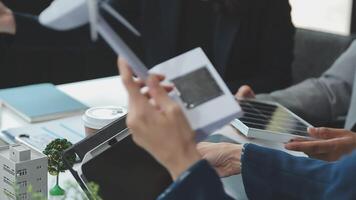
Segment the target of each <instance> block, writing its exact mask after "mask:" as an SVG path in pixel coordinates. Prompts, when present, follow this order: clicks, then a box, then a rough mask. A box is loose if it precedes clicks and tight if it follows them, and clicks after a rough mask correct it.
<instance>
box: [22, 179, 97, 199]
mask: <svg viewBox="0 0 356 200" xmlns="http://www.w3.org/2000/svg"><path fill="white" fill-rule="evenodd" d="M65 185H66V186H65V189H66V190H67V191H69V192H68V193H66V195H64V196H63V197H62V198H61V199H63V200H66V199H71V200H84V199H88V197H87V196H86V195H85V194H84V193H83V191H82V190H81V189H80V188H79V187H78V184H75V183H73V182H67V183H66V184H65ZM88 188H89V190H90V193H91V197H92V199H91V200H103V199H102V198H101V197H100V196H99V186H98V185H97V184H95V183H89V184H88ZM28 194H29V195H30V196H31V199H32V200H47V198H46V197H45V196H44V195H43V194H42V193H36V192H33V190H32V187H31V186H30V187H29V188H28Z"/></svg>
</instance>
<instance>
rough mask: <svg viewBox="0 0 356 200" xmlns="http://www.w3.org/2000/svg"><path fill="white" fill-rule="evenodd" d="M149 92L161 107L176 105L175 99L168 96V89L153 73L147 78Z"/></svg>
mask: <svg viewBox="0 0 356 200" xmlns="http://www.w3.org/2000/svg"><path fill="white" fill-rule="evenodd" d="M147 86H148V88H149V89H148V92H149V94H150V96H151V97H152V98H153V100H154V101H155V103H156V105H157V106H158V107H160V108H163V109H165V108H168V107H169V106H170V105H174V102H173V100H172V99H171V98H170V97H169V96H168V93H167V91H166V90H165V89H164V87H162V86H161V85H160V84H159V80H158V78H157V77H156V76H155V75H151V76H149V77H148V80H147Z"/></svg>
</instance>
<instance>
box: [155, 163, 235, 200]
mask: <svg viewBox="0 0 356 200" xmlns="http://www.w3.org/2000/svg"><path fill="white" fill-rule="evenodd" d="M182 199H184V200H233V199H232V198H231V197H229V196H228V195H227V194H226V193H225V191H224V188H223V185H222V183H221V180H220V178H219V176H218V175H217V173H216V172H215V170H214V169H213V168H212V167H211V166H210V165H209V163H208V162H207V161H205V160H202V161H199V162H198V163H196V164H195V165H194V166H192V167H191V168H190V169H189V170H187V171H186V172H185V173H184V174H182V175H181V176H180V177H179V178H178V179H177V180H176V181H175V182H174V183H173V184H172V185H171V186H170V187H169V188H168V189H167V190H166V191H165V192H164V193H163V194H162V195H160V197H158V200H182Z"/></svg>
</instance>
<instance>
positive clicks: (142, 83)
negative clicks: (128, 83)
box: [135, 74, 173, 88]
mask: <svg viewBox="0 0 356 200" xmlns="http://www.w3.org/2000/svg"><path fill="white" fill-rule="evenodd" d="M155 76H157V78H158V80H159V82H162V81H164V79H166V77H165V76H164V75H161V74H155ZM135 82H136V83H137V84H139V85H140V87H141V88H142V87H145V86H146V83H145V81H143V80H141V79H139V78H137V79H135ZM166 85H167V87H168V86H170V87H173V85H168V84H166Z"/></svg>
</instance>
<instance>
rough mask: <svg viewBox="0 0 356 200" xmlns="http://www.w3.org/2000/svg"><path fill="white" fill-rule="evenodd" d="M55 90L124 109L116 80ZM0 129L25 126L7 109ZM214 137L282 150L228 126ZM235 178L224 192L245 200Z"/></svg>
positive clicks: (66, 176) (123, 92) (124, 95)
mask: <svg viewBox="0 0 356 200" xmlns="http://www.w3.org/2000/svg"><path fill="white" fill-rule="evenodd" d="M58 88H59V89H60V90H62V91H63V92H65V93H67V94H68V95H70V96H72V97H74V98H75V99H77V100H79V101H81V102H83V103H84V104H86V105H88V106H89V107H93V106H106V105H116V106H127V93H126V90H125V88H124V87H123V85H122V83H121V80H120V78H119V77H118V76H114V77H108V78H101V79H95V80H89V81H82V82H77V83H70V84H64V85H58ZM0 119H1V118H0ZM0 125H1V127H0V129H1V130H5V129H9V128H15V127H20V126H24V125H28V123H27V122H25V121H24V120H22V119H21V118H19V117H18V116H17V115H15V114H14V113H12V112H11V111H9V110H8V109H6V108H3V112H2V122H1V123H0ZM218 133H221V134H223V135H225V136H227V137H229V138H231V139H233V140H235V141H237V142H239V143H245V142H251V143H256V144H260V145H263V146H268V147H271V148H276V149H281V150H283V145H282V144H276V143H271V142H267V141H262V140H255V139H254V140H249V139H246V138H244V137H242V136H241V135H239V134H237V132H236V131H235V129H233V128H232V127H230V126H226V127H224V128H223V129H221V130H220V131H218ZM294 154H295V153H294ZM296 155H302V154H296ZM48 178H49V179H48V180H49V181H48V182H49V183H48V188H49V189H50V188H51V187H52V186H53V184H54V182H55V177H53V176H51V175H49V177H48ZM235 178H236V179H235V180H232V179H229V180H224V184H225V186H226V189H227V191H228V192H229V193H230V194H231V195H232V196H234V197H235V198H239V199H245V198H246V197H245V195H244V194H240V193H242V192H243V191H242V192H241V189H237V188H236V184H237V185H240V186H241V187H243V186H242V184H241V177H240V176H237V177H235ZM68 181H71V182H75V179H74V178H73V177H72V175H71V174H70V173H69V172H65V173H63V174H61V175H60V182H61V184H62V185H63V184H64V183H65V182H68ZM78 187H79V186H78ZM242 190H243V189H242ZM239 192H240V193H239ZM50 199H54V198H50Z"/></svg>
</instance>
